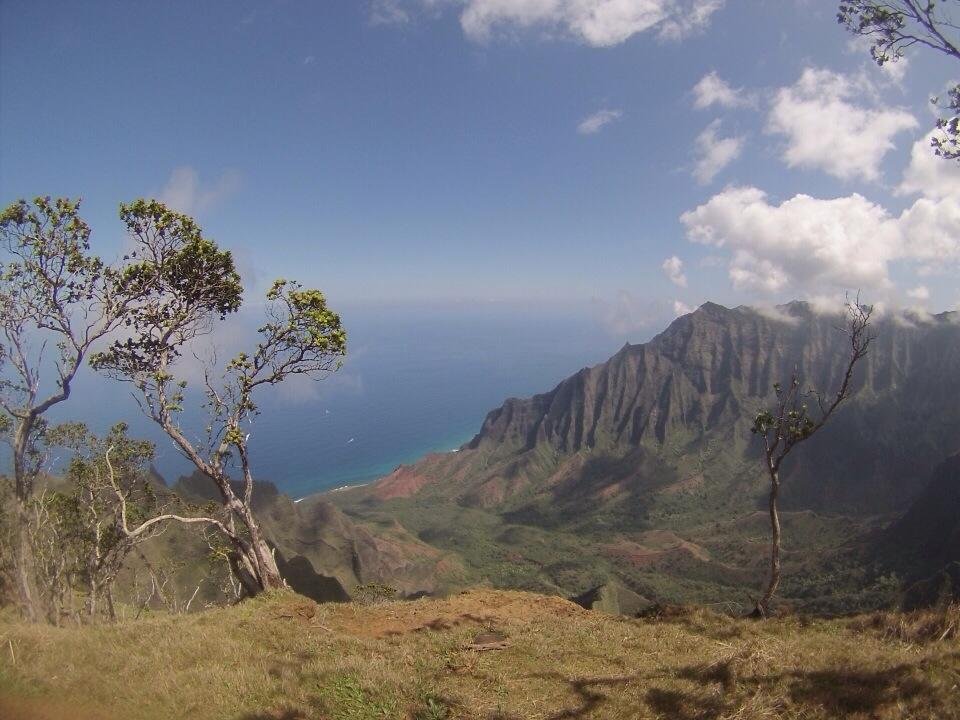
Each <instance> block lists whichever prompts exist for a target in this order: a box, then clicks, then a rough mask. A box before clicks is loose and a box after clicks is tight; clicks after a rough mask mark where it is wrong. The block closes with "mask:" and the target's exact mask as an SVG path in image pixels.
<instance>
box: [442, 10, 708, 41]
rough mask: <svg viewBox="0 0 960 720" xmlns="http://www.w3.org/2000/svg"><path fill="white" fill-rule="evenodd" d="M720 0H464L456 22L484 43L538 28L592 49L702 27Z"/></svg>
mask: <svg viewBox="0 0 960 720" xmlns="http://www.w3.org/2000/svg"><path fill="white" fill-rule="evenodd" d="M722 6H723V0H466V1H465V7H464V10H463V13H462V14H461V16H460V24H461V26H462V27H463V30H464V32H465V33H466V34H467V36H468V37H469V38H471V39H472V40H475V41H480V42H483V41H486V40H489V39H490V38H491V37H493V36H494V35H496V34H498V33H499V32H503V31H509V30H512V29H522V30H530V29H540V30H543V31H545V32H547V33H548V34H551V35H560V36H567V37H571V38H574V39H576V40H579V41H581V42H584V43H586V44H587V45H592V46H594V47H610V46H612V45H618V44H620V43H622V42H624V41H626V40H627V39H629V38H630V37H632V36H633V35H636V34H637V33H642V32H645V31H647V30H651V29H653V30H657V31H658V32H659V34H660V36H661V37H663V38H665V39H681V38H683V37H686V36H687V35H690V34H692V33H695V32H699V31H702V30H703V29H705V28H706V27H707V25H708V24H709V22H710V18H711V16H712V15H713V14H714V13H715V12H716V11H717V10H719V9H720V8H721V7H722Z"/></svg>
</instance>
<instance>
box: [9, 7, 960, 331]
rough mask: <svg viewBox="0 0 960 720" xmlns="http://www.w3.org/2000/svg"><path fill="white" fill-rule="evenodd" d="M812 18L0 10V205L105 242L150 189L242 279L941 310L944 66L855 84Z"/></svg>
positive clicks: (953, 73)
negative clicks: (218, 248)
mask: <svg viewBox="0 0 960 720" xmlns="http://www.w3.org/2000/svg"><path fill="white" fill-rule="evenodd" d="M835 11H836V3H835V2H833V1H832V0H805V1H802V0H767V1H763V0H756V1H751V2H746V1H744V0H727V1H726V2H723V0H379V1H378V2H374V3H370V2H364V1H360V0H349V1H348V0H313V1H309V2H308V1H306V0H302V1H300V0H274V1H266V0H262V1H259V2H253V1H247V2H244V1H236V0H234V1H232V2H213V1H212V0H211V1H205V2H202V3H197V2H163V3H156V2H137V1H127V2H119V1H118V2H100V1H93V0H91V1H90V2H83V3H64V2H60V3H50V2H42V1H38V0H31V1H29V2H26V1H19V0H4V2H3V3H2V5H0V202H3V203H7V202H10V201H12V200H14V199H15V198H18V197H24V196H26V197H31V196H33V195H36V194H51V195H61V194H63V195H70V196H82V197H83V198H84V210H85V215H86V217H87V219H88V221H90V222H91V224H92V225H93V226H94V228H95V239H96V243H97V248H98V249H99V250H100V251H102V252H103V253H104V254H106V255H111V254H113V253H115V252H116V250H117V249H118V248H119V247H120V245H121V243H122V237H121V236H120V230H119V222H118V220H117V218H116V206H117V204H118V203H119V202H120V201H124V200H129V199H132V198H134V197H138V196H144V195H154V196H160V197H161V198H163V199H166V200H168V201H169V202H170V203H171V204H173V205H175V206H177V207H179V208H180V209H182V210H184V211H186V212H189V213H191V214H194V215H196V216H197V217H198V219H199V220H200V222H201V224H202V225H203V226H204V228H205V229H206V230H207V231H208V233H209V234H210V235H211V236H212V237H214V238H215V239H217V240H218V241H219V242H220V243H221V244H222V245H224V246H226V247H229V248H231V249H233V250H235V251H236V253H237V257H238V260H239V262H240V264H241V268H242V270H243V271H244V274H245V276H246V278H247V279H248V282H250V283H251V284H252V285H253V286H254V287H255V288H260V289H262V288H263V287H264V286H265V285H266V284H268V283H269V280H270V279H272V278H273V277H274V276H286V277H293V278H297V279H299V280H301V281H302V282H304V283H306V284H309V285H314V286H318V287H320V288H322V289H324V290H325V291H326V292H327V293H328V294H329V295H330V297H331V299H332V300H333V301H334V302H335V303H336V302H341V303H347V304H358V303H361V304H362V303H374V304H375V303H382V302H390V303H412V302H417V303H428V304H429V303H434V304H440V305H445V304H446V305H449V304H450V303H452V302H455V301H458V302H475V301H501V302H509V303H516V304H517V305H518V307H523V305H524V304H529V303H542V304H555V305H556V306H557V307H562V306H564V304H571V305H572V304H575V305H586V304H593V305H594V306H595V307H597V308H599V311H598V317H600V318H601V319H602V320H604V321H605V322H607V323H609V324H611V325H614V326H617V327H618V328H619V329H620V330H623V329H629V328H630V327H640V326H643V325H644V324H651V323H655V322H662V321H663V320H665V319H667V320H668V319H669V318H671V317H672V316H673V315H674V314H676V313H677V312H680V311H682V310H683V309H684V308H685V307H694V306H696V305H698V304H699V303H701V302H703V301H705V300H708V299H709V300H715V301H719V302H723V303H726V304H739V303H773V302H778V301H783V300H787V299H790V298H792V297H811V298H831V297H835V296H837V295H838V294H841V293H842V292H843V290H844V289H857V288H861V289H863V291H864V292H865V294H866V295H867V296H869V297H871V298H874V299H879V300H882V301H884V302H888V303H891V304H900V305H918V306H925V307H927V308H929V309H930V310H934V311H937V310H942V309H946V308H948V307H951V308H952V307H954V306H956V304H957V303H958V301H960V287H958V283H957V271H958V265H960V170H958V166H957V164H956V163H954V164H953V165H951V164H949V163H945V162H943V161H935V160H932V159H931V158H930V157H929V153H928V152H927V150H926V145H925V140H924V136H925V134H926V133H927V132H928V131H929V130H930V128H931V127H932V123H933V116H932V114H931V111H930V109H929V104H928V101H927V98H928V96H929V95H930V94H931V93H935V92H938V91H941V90H942V88H943V87H944V86H945V84H946V83H947V82H948V81H950V80H951V78H956V77H957V76H958V75H960V72H958V71H960V68H958V66H957V65H956V64H951V62H950V61H949V60H948V59H946V58H941V57H937V56H934V55H933V54H930V53H917V54H915V55H912V56H910V57H909V58H908V62H906V63H904V64H902V65H901V66H899V67H897V68H896V69H895V72H884V71H881V70H880V69H878V68H876V67H874V66H873V65H871V64H870V63H869V61H868V55H867V52H866V50H865V49H863V48H862V47H861V48H856V47H851V38H850V37H849V36H848V35H847V34H845V33H844V32H843V31H842V29H841V28H839V27H838V26H837V24H836V22H835V19H834V14H835ZM705 78H706V79H705ZM868 125H869V127H870V128H871V134H867V133H864V132H861V130H862V129H863V128H864V127H866V126H868ZM917 143H919V144H917ZM915 144H917V145H916V147H915ZM912 153H913V154H912Z"/></svg>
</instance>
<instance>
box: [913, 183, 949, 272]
mask: <svg viewBox="0 0 960 720" xmlns="http://www.w3.org/2000/svg"><path fill="white" fill-rule="evenodd" d="M899 226H900V229H901V232H902V233H903V236H904V243H905V249H906V254H907V255H908V257H910V258H911V259H913V260H916V261H918V262H919V263H920V270H921V273H922V274H925V275H935V274H939V273H943V272H951V271H953V270H955V269H956V266H957V264H958V263H960V196H952V197H945V198H942V199H940V200H930V199H928V198H920V199H919V200H917V201H916V202H915V203H914V204H913V205H911V206H910V207H909V208H907V209H906V210H904V211H903V213H902V214H901V215H900V219H899Z"/></svg>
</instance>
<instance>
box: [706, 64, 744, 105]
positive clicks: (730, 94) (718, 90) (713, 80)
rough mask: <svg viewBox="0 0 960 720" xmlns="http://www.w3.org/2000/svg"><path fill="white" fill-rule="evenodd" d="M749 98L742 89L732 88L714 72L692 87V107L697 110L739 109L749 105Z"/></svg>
mask: <svg viewBox="0 0 960 720" xmlns="http://www.w3.org/2000/svg"><path fill="white" fill-rule="evenodd" d="M751 102H752V101H751V99H750V97H749V96H748V95H747V94H746V92H745V91H744V90H743V88H733V87H730V85H729V84H728V83H727V81H726V80H724V79H723V78H722V77H720V76H719V75H717V72H716V70H714V71H713V72H710V73H707V74H706V75H704V76H703V77H702V78H700V81H699V82H697V84H696V85H694V86H693V106H694V107H695V108H697V110H705V109H706V108H708V107H710V106H711V105H719V106H720V107H725V108H735V107H741V106H743V105H749V104H750V103H751Z"/></svg>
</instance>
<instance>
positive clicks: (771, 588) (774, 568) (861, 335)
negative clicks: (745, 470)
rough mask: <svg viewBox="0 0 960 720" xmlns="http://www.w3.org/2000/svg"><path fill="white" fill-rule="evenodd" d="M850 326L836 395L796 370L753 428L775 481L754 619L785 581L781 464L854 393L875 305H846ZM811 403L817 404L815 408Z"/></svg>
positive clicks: (764, 613) (778, 388) (764, 612)
mask: <svg viewBox="0 0 960 720" xmlns="http://www.w3.org/2000/svg"><path fill="white" fill-rule="evenodd" d="M846 308H847V320H848V322H847V327H846V328H844V329H842V332H844V333H845V334H846V336H847V339H848V340H849V346H850V354H849V357H848V360H847V366H846V369H845V371H844V374H843V378H842V380H841V382H840V387H839V389H838V390H837V391H836V394H834V395H833V396H825V395H823V394H821V393H820V392H819V391H817V390H813V389H810V390H807V391H805V392H801V390H800V377H799V375H798V371H796V370H794V372H793V375H792V376H791V378H790V382H789V384H788V385H787V386H786V387H783V385H781V384H780V383H776V384H775V385H774V386H773V387H774V390H775V392H776V396H777V404H776V407H775V408H774V409H773V410H762V411H760V412H759V413H757V416H756V418H755V419H754V421H753V427H752V428H751V431H752V432H753V433H755V434H756V435H759V436H760V437H761V439H762V440H763V462H764V468H765V469H766V471H767V475H768V476H769V480H770V493H769V512H770V577H769V580H768V582H767V587H766V589H765V590H764V592H763V595H762V596H761V597H760V599H759V600H758V601H757V602H756V605H755V607H754V610H753V615H754V616H755V617H761V618H762V617H767V615H768V614H769V613H770V603H771V601H772V600H773V597H774V595H775V594H776V592H777V588H778V587H779V585H780V576H781V567H780V549H781V539H780V538H781V529H780V513H779V508H778V500H779V497H780V468H781V465H782V464H783V461H784V459H785V458H786V457H787V456H788V455H789V454H790V453H791V452H792V451H793V449H794V448H795V447H796V446H797V445H799V444H800V443H802V442H803V441H804V440H809V439H810V438H811V437H813V435H814V434H815V433H816V432H817V431H819V430H820V429H821V428H822V427H823V426H824V425H825V424H826V423H827V421H828V420H829V419H830V418H831V417H832V416H833V414H834V413H835V412H836V410H837V408H838V407H840V404H841V403H842V402H843V401H844V400H846V399H847V398H848V397H850V392H851V381H852V380H853V372H854V369H855V368H856V365H857V363H858V362H860V360H862V359H863V358H864V357H865V356H866V355H867V351H868V349H869V347H870V343H871V342H872V340H873V336H872V335H871V333H870V316H871V315H872V313H873V308H872V307H871V306H868V305H861V304H860V299H859V296H858V297H857V299H856V301H854V302H852V303H851V302H848V303H847V306H846ZM807 401H810V402H811V403H813V404H815V405H816V407H815V408H814V409H812V410H811V408H810V407H809V406H808V404H807Z"/></svg>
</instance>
